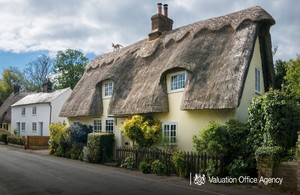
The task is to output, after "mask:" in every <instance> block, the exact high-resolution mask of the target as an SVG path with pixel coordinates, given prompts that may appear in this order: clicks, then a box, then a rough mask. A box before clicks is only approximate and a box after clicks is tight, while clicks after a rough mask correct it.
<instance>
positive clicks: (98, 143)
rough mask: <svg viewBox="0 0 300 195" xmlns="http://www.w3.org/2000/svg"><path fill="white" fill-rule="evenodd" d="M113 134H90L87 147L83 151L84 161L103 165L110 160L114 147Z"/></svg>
mask: <svg viewBox="0 0 300 195" xmlns="http://www.w3.org/2000/svg"><path fill="white" fill-rule="evenodd" d="M114 142H115V140H114V134H111V133H90V134H89V135H88V141H87V146H86V147H84V149H83V155H84V161H87V162H91V163H104V162H107V161H109V160H111V159H112V157H113V147H114Z"/></svg>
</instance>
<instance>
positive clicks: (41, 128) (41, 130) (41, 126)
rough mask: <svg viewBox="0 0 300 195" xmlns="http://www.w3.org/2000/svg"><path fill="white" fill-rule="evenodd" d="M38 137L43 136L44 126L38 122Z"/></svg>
mask: <svg viewBox="0 0 300 195" xmlns="http://www.w3.org/2000/svg"><path fill="white" fill-rule="evenodd" d="M39 129H40V136H43V134H44V124H43V122H39Z"/></svg>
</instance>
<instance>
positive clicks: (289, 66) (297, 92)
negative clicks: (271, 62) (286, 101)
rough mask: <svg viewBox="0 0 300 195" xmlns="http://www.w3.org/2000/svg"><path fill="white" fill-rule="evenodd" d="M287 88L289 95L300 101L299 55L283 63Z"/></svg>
mask: <svg viewBox="0 0 300 195" xmlns="http://www.w3.org/2000/svg"><path fill="white" fill-rule="evenodd" d="M285 67H286V76H285V77H284V80H285V81H286V83H287V90H288V92H290V93H291V95H292V96H293V97H294V98H295V99H297V100H298V101H300V56H299V55H298V56H297V58H296V59H294V60H289V61H288V62H287V63H285Z"/></svg>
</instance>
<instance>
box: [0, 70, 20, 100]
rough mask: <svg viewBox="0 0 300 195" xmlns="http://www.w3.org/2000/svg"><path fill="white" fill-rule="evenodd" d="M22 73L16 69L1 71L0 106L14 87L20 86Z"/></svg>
mask: <svg viewBox="0 0 300 195" xmlns="http://www.w3.org/2000/svg"><path fill="white" fill-rule="evenodd" d="M22 81H23V76H22V73H21V72H20V71H19V70H18V69H17V68H16V67H10V68H8V69H5V70H3V72H2V78H1V79H0V106H1V105H2V104H3V102H4V101H5V100H6V99H7V98H8V96H9V95H10V94H11V93H12V92H13V91H14V85H19V86H20V85H21V84H22V83H23V82H22Z"/></svg>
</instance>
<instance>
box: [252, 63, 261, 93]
mask: <svg viewBox="0 0 300 195" xmlns="http://www.w3.org/2000/svg"><path fill="white" fill-rule="evenodd" d="M261 79H262V75H261V69H260V68H259V67H255V73H254V80H255V81H254V85H255V86H254V87H255V92H256V93H258V94H261V87H262V86H261Z"/></svg>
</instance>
